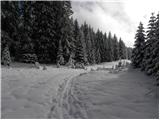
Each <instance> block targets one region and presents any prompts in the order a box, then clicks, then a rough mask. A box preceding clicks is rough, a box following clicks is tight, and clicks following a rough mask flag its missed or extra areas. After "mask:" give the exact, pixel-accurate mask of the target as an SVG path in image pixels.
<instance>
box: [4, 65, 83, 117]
mask: <svg viewBox="0 0 160 120" xmlns="http://www.w3.org/2000/svg"><path fill="white" fill-rule="evenodd" d="M81 72H82V73H83V72H84V70H74V69H67V68H66V69H65V68H59V69H57V68H52V67H48V69H47V70H45V71H43V70H38V69H24V68H16V69H15V68H12V69H7V68H2V94H1V95H2V97H1V99H2V106H1V107H2V114H1V115H2V118H48V114H49V113H50V109H51V107H52V106H53V104H56V101H54V100H56V97H57V92H58V90H59V89H60V87H64V86H61V85H62V84H64V81H65V80H68V79H70V77H71V78H72V77H74V76H77V75H79V74H80V73H81Z"/></svg>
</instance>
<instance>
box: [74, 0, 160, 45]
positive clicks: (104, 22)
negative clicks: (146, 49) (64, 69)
mask: <svg viewBox="0 0 160 120" xmlns="http://www.w3.org/2000/svg"><path fill="white" fill-rule="evenodd" d="M135 1H136V0H135ZM142 1H144V0H142ZM147 1H148V0H147ZM138 3H139V2H138V1H136V2H127V1H125V0H118V2H115V0H109V2H106V1H102V0H101V1H100V0H99V1H72V9H73V11H74V14H73V17H74V18H77V20H78V21H79V23H80V24H82V23H84V21H86V22H87V23H88V24H90V25H91V26H92V27H93V28H94V30H95V31H96V30H97V29H98V28H99V29H100V30H102V31H103V32H107V33H108V32H109V31H111V32H112V33H113V34H114V33H115V34H116V35H117V36H118V37H121V38H122V39H123V41H124V42H125V44H126V45H127V46H131V47H132V46H133V44H134V35H135V32H136V29H137V26H138V24H139V22H140V21H142V22H143V21H145V23H146V21H148V20H149V18H148V16H149V15H148V13H147V12H149V11H151V10H153V9H147V7H148V8H150V6H151V3H150V2H149V3H148V4H149V5H150V6H148V4H147V5H146V4H145V5H146V7H145V6H142V4H140V5H139V4H138ZM155 6H156V4H155V3H154V6H152V7H153V8H154V7H155ZM157 7H158V6H156V8H157ZM146 9H147V10H146ZM154 10H156V9H155V8H154ZM149 14H150V12H149Z"/></svg>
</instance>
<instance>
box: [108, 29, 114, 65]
mask: <svg viewBox="0 0 160 120" xmlns="http://www.w3.org/2000/svg"><path fill="white" fill-rule="evenodd" d="M108 51H109V53H108V58H109V59H108V62H111V61H113V41H112V35H111V32H109V33H108Z"/></svg>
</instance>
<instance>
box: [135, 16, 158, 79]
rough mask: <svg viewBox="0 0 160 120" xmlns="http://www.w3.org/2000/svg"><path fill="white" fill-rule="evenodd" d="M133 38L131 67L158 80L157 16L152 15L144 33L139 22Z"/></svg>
mask: <svg viewBox="0 0 160 120" xmlns="http://www.w3.org/2000/svg"><path fill="white" fill-rule="evenodd" d="M135 38H136V41H135V45H134V49H133V53H132V63H133V66H134V67H135V68H141V70H142V71H145V72H146V73H147V74H148V75H153V76H155V77H156V79H157V80H159V14H157V16H155V15H154V13H152V15H151V17H150V20H149V23H148V28H147V31H146V32H145V30H144V27H143V24H142V23H141V22H140V24H139V26H138V30H137V33H136V36H135Z"/></svg>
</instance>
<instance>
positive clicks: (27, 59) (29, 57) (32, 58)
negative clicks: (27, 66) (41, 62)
mask: <svg viewBox="0 0 160 120" xmlns="http://www.w3.org/2000/svg"><path fill="white" fill-rule="evenodd" d="M36 61H38V59H37V55H36V54H23V55H22V56H21V58H20V62H24V63H35V62H36Z"/></svg>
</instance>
